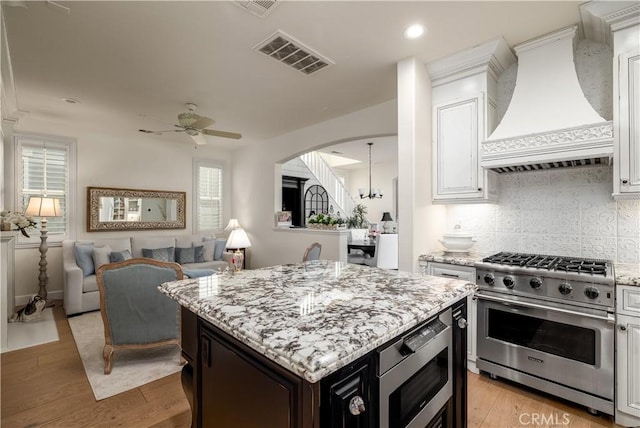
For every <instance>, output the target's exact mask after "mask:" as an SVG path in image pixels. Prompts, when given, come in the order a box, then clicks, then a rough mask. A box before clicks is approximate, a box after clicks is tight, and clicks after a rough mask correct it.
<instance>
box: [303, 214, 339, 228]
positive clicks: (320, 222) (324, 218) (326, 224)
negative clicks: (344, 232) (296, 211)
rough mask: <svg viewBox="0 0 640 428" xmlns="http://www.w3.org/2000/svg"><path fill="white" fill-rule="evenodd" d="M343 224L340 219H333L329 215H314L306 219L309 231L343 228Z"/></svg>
mask: <svg viewBox="0 0 640 428" xmlns="http://www.w3.org/2000/svg"><path fill="white" fill-rule="evenodd" d="M344 224H345V221H344V219H343V218H342V217H334V216H332V215H331V214H323V213H320V214H315V215H311V216H309V218H308V219H307V225H308V227H309V228H311V229H325V230H335V229H340V228H342V227H344V226H343V225H344Z"/></svg>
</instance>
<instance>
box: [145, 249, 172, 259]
mask: <svg viewBox="0 0 640 428" xmlns="http://www.w3.org/2000/svg"><path fill="white" fill-rule="evenodd" d="M174 254H175V247H167V248H153V249H149V248H143V249H142V257H147V258H149V259H154V260H158V261H161V262H175V261H176V259H175V257H174Z"/></svg>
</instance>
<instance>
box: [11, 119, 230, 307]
mask: <svg viewBox="0 0 640 428" xmlns="http://www.w3.org/2000/svg"><path fill="white" fill-rule="evenodd" d="M22 131H28V132H36V133H42V134H49V135H58V136H65V137H71V138H75V139H77V183H76V186H75V191H76V195H77V203H76V212H75V213H70V215H71V216H72V218H73V221H74V224H75V227H74V230H73V231H72V233H73V235H75V238H76V239H89V240H91V239H100V238H105V237H111V236H113V237H117V236H132V235H134V234H135V235H136V236H144V235H178V234H188V233H193V227H194V225H193V221H192V220H193V216H192V214H193V209H192V202H193V172H192V170H193V159H194V158H202V159H212V160H217V161H221V162H224V163H225V164H226V176H225V189H226V191H225V195H227V197H226V199H225V201H224V202H223V204H224V212H225V215H224V221H225V222H226V221H227V220H228V218H229V213H230V212H231V197H230V189H231V183H230V178H231V174H230V170H231V168H232V163H231V154H230V152H229V151H226V150H221V149H214V148H212V147H207V146H199V147H198V148H197V150H195V149H194V145H193V144H190V143H186V142H185V140H182V139H180V140H179V139H176V140H175V141H167V140H165V139H159V138H155V137H153V136H149V135H142V134H139V133H138V132H137V130H135V129H133V130H113V132H110V133H109V134H108V135H107V133H104V132H96V131H92V130H87V129H81V128H76V129H74V128H73V127H70V126H68V125H59V124H58V125H57V124H54V123H52V122H44V121H36V120H30V119H29V118H28V117H25V118H23V119H21V120H20V122H19V123H18V125H16V127H15V129H14V132H15V133H19V132H22ZM6 140H9V141H10V140H11V139H10V138H7V139H6ZM5 144H6V143H5ZM7 152H11V153H12V152H13V151H12V150H7V147H5V153H7ZM8 173H9V172H8V171H5V172H3V178H4V179H5V180H7V178H8V177H7V176H6V174H8ZM88 186H101V187H121V188H133V189H153V190H169V191H184V192H186V193H187V219H186V220H187V227H186V229H177V230H160V231H140V232H137V231H129V232H126V231H125V232H91V233H89V232H87V231H86V205H87V196H86V193H87V187H88ZM6 196H7V200H5V207H7V208H9V207H11V208H13V206H14V204H15V202H14V200H13V197H12V196H11V195H6ZM225 224H226V223H225ZM225 224H223V227H224V226H225ZM35 233H38V232H35ZM220 233H221V231H220ZM39 257H40V253H39V251H38V249H37V248H19V249H17V250H16V297H17V298H19V297H20V296H26V295H31V294H35V293H36V292H37V291H38V260H39ZM47 261H48V266H47V272H48V274H49V286H48V290H49V292H52V291H53V293H52V295H53V296H54V297H55V298H61V297H62V294H61V292H60V291H61V290H62V251H61V247H59V246H52V245H51V244H50V245H49V251H48V252H47Z"/></svg>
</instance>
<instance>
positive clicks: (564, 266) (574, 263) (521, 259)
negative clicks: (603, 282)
mask: <svg viewBox="0 0 640 428" xmlns="http://www.w3.org/2000/svg"><path fill="white" fill-rule="evenodd" d="M482 261H483V262H485V263H493V264H501V265H507V266H519V267H529V268H534V269H546V270H549V271H562V272H575V273H581V274H590V275H601V276H605V277H606V276H607V268H608V266H609V264H610V262H608V261H606V260H597V259H585V258H578V257H562V256H547V255H542V254H522V253H507V252H501V253H497V254H494V255H492V256H489V257H485V258H484V259H482Z"/></svg>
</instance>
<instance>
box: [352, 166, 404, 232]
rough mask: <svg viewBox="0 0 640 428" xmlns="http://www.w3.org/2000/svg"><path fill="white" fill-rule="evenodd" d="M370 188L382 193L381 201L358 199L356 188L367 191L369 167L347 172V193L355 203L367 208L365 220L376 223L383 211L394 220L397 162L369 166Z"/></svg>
mask: <svg viewBox="0 0 640 428" xmlns="http://www.w3.org/2000/svg"><path fill="white" fill-rule="evenodd" d="M371 170H372V173H371V187H374V188H378V189H380V191H381V192H382V195H383V197H382V199H369V198H364V199H360V196H359V194H358V188H363V189H365V193H366V192H368V191H369V167H368V165H367V167H366V168H358V169H350V170H349V187H348V189H349V192H350V193H351V194H352V195H353V197H354V199H355V200H356V203H360V204H362V205H364V206H366V207H367V218H368V219H369V221H370V222H372V223H378V222H379V221H380V219H381V218H382V213H383V212H384V211H389V212H390V213H391V216H392V217H393V219H394V220H395V219H396V213H395V211H394V204H393V198H394V197H395V195H394V190H393V179H394V178H397V177H398V163H397V162H381V163H374V164H373V165H372V166H371Z"/></svg>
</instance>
